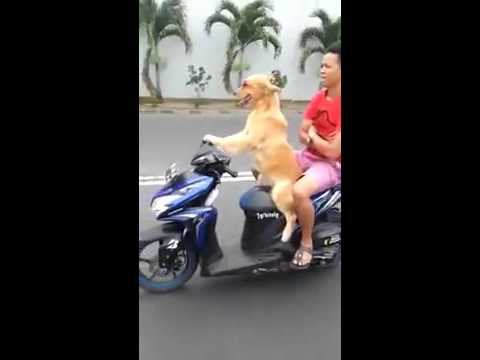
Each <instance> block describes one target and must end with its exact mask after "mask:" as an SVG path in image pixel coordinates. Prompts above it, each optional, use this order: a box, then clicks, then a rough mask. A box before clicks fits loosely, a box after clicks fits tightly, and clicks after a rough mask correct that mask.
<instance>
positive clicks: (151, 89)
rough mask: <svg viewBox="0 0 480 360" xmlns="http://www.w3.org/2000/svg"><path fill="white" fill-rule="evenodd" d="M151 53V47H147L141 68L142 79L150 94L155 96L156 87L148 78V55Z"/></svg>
mask: <svg viewBox="0 0 480 360" xmlns="http://www.w3.org/2000/svg"><path fill="white" fill-rule="evenodd" d="M151 55H152V48H149V49H147V53H146V54H145V59H144V60H143V69H142V80H143V83H144V84H145V87H146V88H147V90H148V92H149V94H150V96H152V97H155V95H156V89H155V86H154V85H153V83H152V80H151V79H150V71H149V70H150V56H151Z"/></svg>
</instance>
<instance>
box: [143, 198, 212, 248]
mask: <svg viewBox="0 0 480 360" xmlns="http://www.w3.org/2000/svg"><path fill="white" fill-rule="evenodd" d="M164 221H165V222H164V223H162V224H161V225H159V226H155V227H153V228H151V229H148V230H145V231H142V232H141V233H140V234H139V241H140V247H141V246H142V245H144V244H145V243H146V242H153V241H158V240H160V239H168V238H171V237H172V236H174V237H176V238H179V239H181V240H182V241H191V242H192V243H193V245H194V246H195V248H196V249H197V251H199V252H200V253H203V254H204V253H205V252H209V251H211V250H212V248H213V249H216V248H217V247H218V244H217V239H216V236H215V235H214V232H215V225H216V221H217V209H215V208H213V207H195V208H187V209H185V210H184V211H182V212H179V213H176V214H174V215H171V216H169V217H168V218H165V219H164ZM213 237H215V238H213Z"/></svg>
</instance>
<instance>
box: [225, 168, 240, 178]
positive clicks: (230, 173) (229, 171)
mask: <svg viewBox="0 0 480 360" xmlns="http://www.w3.org/2000/svg"><path fill="white" fill-rule="evenodd" d="M225 172H226V173H228V174H229V175H230V176H231V177H237V176H238V172H236V171H233V170H232V169H230V168H229V167H228V166H225Z"/></svg>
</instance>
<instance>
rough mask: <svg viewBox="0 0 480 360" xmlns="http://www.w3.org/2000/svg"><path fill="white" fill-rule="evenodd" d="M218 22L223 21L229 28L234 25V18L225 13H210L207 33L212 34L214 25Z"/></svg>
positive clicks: (206, 27) (207, 21)
mask: <svg viewBox="0 0 480 360" xmlns="http://www.w3.org/2000/svg"><path fill="white" fill-rule="evenodd" d="M216 23H222V24H225V25H227V26H228V27H229V28H231V27H232V26H233V20H232V19H229V18H228V17H226V16H225V15H222V14H220V13H218V12H217V13H214V14H213V15H210V16H209V17H208V18H207V20H206V21H205V31H206V33H207V34H210V33H211V31H212V26H213V25H214V24H216Z"/></svg>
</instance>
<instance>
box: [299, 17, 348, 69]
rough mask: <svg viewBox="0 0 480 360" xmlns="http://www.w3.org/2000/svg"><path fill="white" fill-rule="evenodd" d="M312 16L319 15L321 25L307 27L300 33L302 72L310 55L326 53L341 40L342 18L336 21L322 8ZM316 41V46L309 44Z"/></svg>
mask: <svg viewBox="0 0 480 360" xmlns="http://www.w3.org/2000/svg"><path fill="white" fill-rule="evenodd" d="M310 16H311V17H318V18H319V19H320V21H321V26H319V27H307V28H306V29H305V30H303V31H302V33H301V34H300V47H301V48H302V49H304V50H303V53H302V56H301V58H300V66H299V68H300V72H301V73H302V74H304V73H305V63H306V62H307V59H308V58H309V57H310V55H312V54H315V53H321V54H325V53H326V52H328V49H329V48H331V47H332V46H335V45H339V44H340V41H341V18H340V17H339V18H338V19H336V20H335V21H333V20H332V18H331V17H330V16H329V15H328V14H327V13H326V12H325V11H324V10H321V9H317V10H315V11H314V12H313V13H312V15H310ZM309 40H312V41H314V42H316V45H314V46H307V42H308V41H309Z"/></svg>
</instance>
